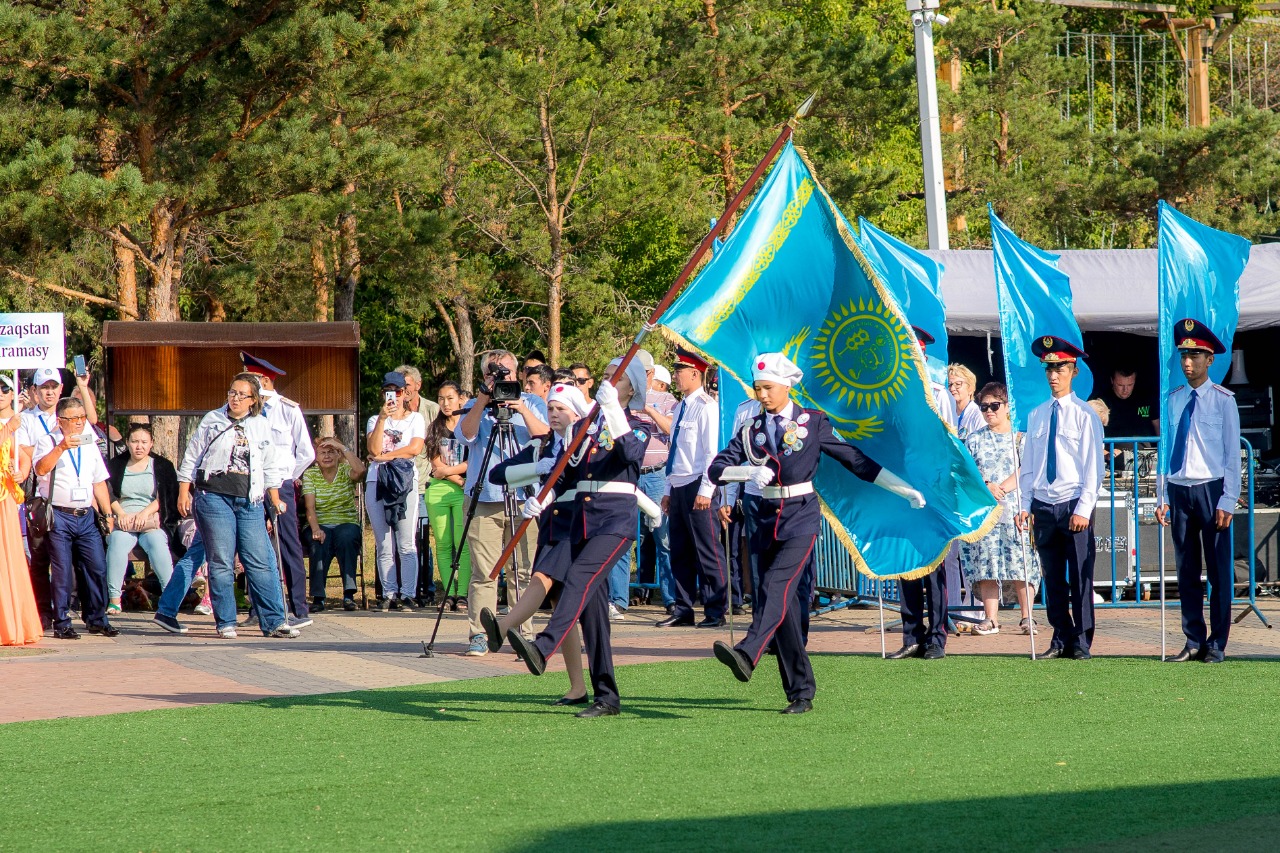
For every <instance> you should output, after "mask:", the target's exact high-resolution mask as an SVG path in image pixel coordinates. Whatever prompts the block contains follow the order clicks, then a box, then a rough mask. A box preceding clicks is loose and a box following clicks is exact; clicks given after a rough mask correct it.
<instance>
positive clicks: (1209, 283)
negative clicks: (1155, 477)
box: [1156, 200, 1249, 473]
mask: <svg viewBox="0 0 1280 853" xmlns="http://www.w3.org/2000/svg"><path fill="white" fill-rule="evenodd" d="M1157 219H1158V223H1159V228H1158V243H1157V245H1158V251H1157V252H1156V259H1157V270H1158V273H1157V276H1158V279H1159V290H1158V296H1157V299H1158V301H1159V305H1160V310H1159V318H1160V320H1159V322H1160V329H1159V334H1160V399H1161V401H1162V402H1163V400H1164V398H1165V395H1167V394H1168V393H1169V392H1170V391H1172V390H1173V389H1174V388H1177V387H1178V386H1179V385H1181V384H1183V383H1184V382H1186V377H1184V376H1183V375H1182V361H1181V356H1180V355H1179V354H1178V348H1177V347H1176V346H1175V345H1174V336H1173V324H1174V323H1177V322H1179V321H1181V320H1185V319H1187V318H1191V319H1193V320H1199V321H1200V322H1201V323H1204V324H1205V325H1206V326H1208V327H1209V329H1210V330H1211V331H1212V332H1213V333H1214V334H1215V335H1216V336H1217V337H1218V340H1220V341H1222V345H1223V346H1225V347H1226V348H1227V352H1226V354H1225V355H1220V356H1218V357H1216V358H1215V359H1214V361H1213V364H1211V365H1209V379H1210V380H1212V381H1213V382H1221V381H1222V380H1223V379H1225V378H1226V376H1227V370H1229V369H1230V367H1231V339H1232V338H1233V337H1234V336H1235V333H1236V324H1237V323H1238V322H1239V320H1240V276H1241V275H1242V274H1243V273H1244V268H1245V264H1247V263H1248V262H1249V241H1248V240H1246V239H1245V238H1243V237H1238V236H1236V235H1235V234H1228V233H1227V232H1225V231H1219V230H1217V229H1216V228H1210V227H1209V226H1208V225H1201V224H1200V223H1199V222H1196V221H1195V220H1194V219H1192V218H1191V217H1189V216H1185V215H1184V214H1181V213H1179V212H1178V211H1177V210H1176V209H1175V208H1174V207H1173V205H1171V204H1169V203H1168V202H1166V201H1163V200H1161V201H1160V203H1159V213H1158V215H1157ZM1176 427H1177V424H1175V423H1172V422H1171V420H1170V419H1169V418H1161V419H1160V448H1161V451H1162V452H1161V454H1160V459H1161V463H1160V468H1161V473H1167V471H1165V467H1166V466H1167V464H1168V454H1166V453H1164V452H1163V450H1164V449H1165V448H1166V447H1168V446H1169V442H1171V441H1172V440H1173V430H1174V428H1176Z"/></svg>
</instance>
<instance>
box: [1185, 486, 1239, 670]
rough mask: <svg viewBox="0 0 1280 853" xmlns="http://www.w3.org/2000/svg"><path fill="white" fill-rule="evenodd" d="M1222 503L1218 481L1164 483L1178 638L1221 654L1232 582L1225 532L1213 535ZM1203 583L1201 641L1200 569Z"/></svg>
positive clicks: (1228, 538)
mask: <svg viewBox="0 0 1280 853" xmlns="http://www.w3.org/2000/svg"><path fill="white" fill-rule="evenodd" d="M1221 498H1222V480H1214V481H1213V482H1210V483H1201V484H1200V485H1198V486H1180V485H1177V484H1175V483H1170V484H1169V514H1170V516H1171V518H1170V521H1169V526H1170V527H1171V528H1172V530H1173V558H1174V563H1175V564H1176V565H1177V568H1178V599H1179V602H1180V603H1181V605H1182V633H1183V634H1186V636H1187V646H1188V647H1189V648H1193V649H1202V648H1204V647H1205V643H1206V642H1207V643H1208V647H1209V648H1210V649H1214V650H1216V651H1219V652H1221V651H1225V650H1226V648H1227V635H1228V634H1229V633H1230V631H1231V587H1232V584H1234V583H1235V576H1234V575H1235V558H1234V555H1233V548H1232V538H1231V528H1230V527H1228V528H1227V529H1226V530H1219V529H1218V528H1217V525H1216V523H1215V521H1214V512H1215V510H1216V509H1217V508H1218V501H1219V500H1221ZM1202 562H1203V564H1204V565H1205V567H1206V568H1207V571H1206V572H1205V574H1206V576H1207V577H1208V579H1209V625H1210V626H1211V627H1212V629H1213V630H1212V631H1211V632H1210V633H1209V635H1208V637H1206V636H1205V624H1204V582H1203V581H1201V580H1200V569H1201V564H1202Z"/></svg>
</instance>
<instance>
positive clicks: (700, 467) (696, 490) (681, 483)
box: [657, 350, 729, 628]
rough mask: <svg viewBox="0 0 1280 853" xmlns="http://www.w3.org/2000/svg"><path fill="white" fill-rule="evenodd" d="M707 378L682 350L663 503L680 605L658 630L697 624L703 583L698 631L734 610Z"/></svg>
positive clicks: (716, 419)
mask: <svg viewBox="0 0 1280 853" xmlns="http://www.w3.org/2000/svg"><path fill="white" fill-rule="evenodd" d="M706 372H707V363H706V362H705V361H703V360H702V359H701V358H699V357H698V356H696V355H694V354H693V353H691V352H686V351H684V350H677V352H676V363H675V375H674V376H673V377H672V378H673V379H674V380H675V383H676V386H677V387H678V388H679V389H680V393H681V394H683V395H684V397H683V399H682V400H681V401H680V405H679V406H677V407H676V413H675V419H674V421H673V425H672V427H671V450H670V452H669V453H668V455H667V486H666V494H665V496H664V497H663V498H662V510H663V512H665V513H666V514H667V524H668V528H669V529H668V536H669V539H670V543H671V574H672V576H673V577H674V578H675V581H676V602H675V609H674V610H673V611H672V613H671V615H670V616H668V617H667V618H666V619H663V620H662V621H661V622H658V623H657V626H658V627H659V628H669V627H672V626H676V625H692V624H693V623H694V617H693V609H694V604H693V597H694V592H695V590H697V589H698V587H699V583H700V584H701V589H702V607H703V613H704V617H705V618H703V620H702V621H701V622H699V623H698V627H699V628H718V627H720V626H721V625H724V624H725V611H727V610H728V609H729V565H728V560H726V559H725V554H724V550H723V549H722V548H721V546H720V519H719V509H720V496H719V495H718V494H717V490H716V486H715V483H713V482H711V480H710V479H709V478H708V477H707V468H709V467H710V466H711V460H712V459H714V458H715V455H716V452H717V451H718V450H719V447H720V444H719V439H720V413H719V410H718V408H717V407H716V402H715V400H713V399H712V398H711V395H710V394H708V393H707V392H706V390H705V389H704V388H703V387H702V377H703V376H704V375H705V374H706Z"/></svg>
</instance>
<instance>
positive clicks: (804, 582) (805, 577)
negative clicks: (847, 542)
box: [742, 492, 818, 646]
mask: <svg viewBox="0 0 1280 853" xmlns="http://www.w3.org/2000/svg"><path fill="white" fill-rule="evenodd" d="M758 500H760V499H759V498H758V497H756V496H755V495H749V494H747V493H745V492H743V494H742V526H743V528H744V529H745V531H746V536H747V544H748V548H747V560H748V564H749V565H750V567H751V610H752V612H753V613H754V612H755V611H756V610H764V603H765V599H766V598H767V597H768V595H769V592H768V590H767V589H766V588H765V585H764V579H763V578H762V577H761V573H760V558H759V556H758V555H757V554H756V552H755V551H754V550H753V549H752V548H751V547H750V543H751V542H753V541H755V536H756V507H755V502H756V501H758ZM817 582H818V549H817V548H813V549H811V550H810V551H809V560H808V562H807V563H806V564H805V568H804V574H802V575H801V576H800V585H799V593H798V594H799V596H800V600H801V601H802V602H803V603H804V608H803V611H804V612H803V615H802V616H801V619H800V633H801V634H802V635H803V637H804V644H805V646H808V645H809V607H810V605H812V603H813V589H814V587H815V586H816V585H817Z"/></svg>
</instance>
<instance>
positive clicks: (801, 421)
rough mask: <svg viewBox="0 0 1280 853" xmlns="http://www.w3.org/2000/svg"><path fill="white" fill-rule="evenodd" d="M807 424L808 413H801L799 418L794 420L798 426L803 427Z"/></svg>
mask: <svg viewBox="0 0 1280 853" xmlns="http://www.w3.org/2000/svg"><path fill="white" fill-rule="evenodd" d="M808 422H809V413H808V412H801V413H800V417H798V418H796V423H798V424H800V426H804V425H805V424H807V423H808Z"/></svg>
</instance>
